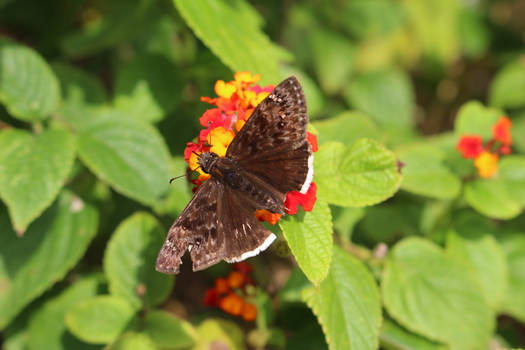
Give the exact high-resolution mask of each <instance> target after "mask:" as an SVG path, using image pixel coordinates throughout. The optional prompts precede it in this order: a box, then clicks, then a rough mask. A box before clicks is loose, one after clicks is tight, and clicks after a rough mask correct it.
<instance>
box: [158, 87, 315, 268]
mask: <svg viewBox="0 0 525 350" xmlns="http://www.w3.org/2000/svg"><path fill="white" fill-rule="evenodd" d="M307 127H308V115H307V114H306V101H305V98H304V94H303V90H302V88H301V85H300V84H299V82H298V81H297V79H296V78H295V77H290V78H288V79H286V80H284V81H283V82H281V83H280V84H279V85H278V86H277V87H276V88H275V89H274V90H273V92H272V93H271V94H270V95H269V96H268V97H267V98H266V99H265V100H263V101H262V102H261V103H260V104H259V105H258V106H257V108H256V109H255V111H254V112H253V114H252V116H251V117H250V118H249V119H248V121H247V122H246V124H245V125H244V127H243V128H242V129H241V130H240V132H239V133H238V134H237V135H236V136H235V138H234V139H233V141H232V143H231V144H230V145H229V147H228V149H227V151H226V156H225V157H219V156H218V155H217V154H215V153H212V152H204V153H202V154H201V155H200V156H199V158H198V164H199V166H200V167H201V169H202V170H203V171H204V172H205V173H208V174H210V175H211V178H210V179H209V180H207V181H206V182H204V183H203V184H202V185H201V186H200V187H199V189H198V190H197V192H196V193H195V195H194V197H193V198H192V200H191V201H190V202H189V203H188V205H187V206H186V208H185V209H184V210H183V211H182V213H181V214H180V216H179V217H178V218H177V220H176V221H175V222H174V223H173V225H172V226H171V228H170V230H169V232H168V236H167V238H166V242H165V243H164V245H163V246H162V249H161V250H160V252H159V256H158V258H157V265H156V269H157V271H159V272H163V273H168V274H176V273H178V272H179V269H180V264H181V257H182V256H183V255H184V253H185V251H186V250H189V251H190V255H191V260H192V261H193V270H194V271H198V270H202V269H205V268H207V267H209V266H210V265H213V264H216V263H217V262H219V261H220V260H225V261H227V262H229V263H232V262H237V261H241V260H244V259H246V258H249V257H252V256H255V255H257V254H258V253H259V252H261V251H263V250H265V249H266V248H268V246H269V245H270V244H271V243H272V242H273V241H274V240H275V235H274V234H273V233H272V232H270V231H269V230H268V229H266V227H264V226H263V225H262V224H261V223H260V222H259V221H257V219H256V217H255V210H257V209H267V210H269V211H271V212H274V213H279V214H284V213H285V211H284V209H285V207H284V200H285V198H286V193H287V192H290V191H301V192H302V193H306V191H307V190H308V187H309V186H310V183H311V181H312V178H313V154H312V151H311V147H310V144H309V143H308V141H307V140H306V130H307Z"/></svg>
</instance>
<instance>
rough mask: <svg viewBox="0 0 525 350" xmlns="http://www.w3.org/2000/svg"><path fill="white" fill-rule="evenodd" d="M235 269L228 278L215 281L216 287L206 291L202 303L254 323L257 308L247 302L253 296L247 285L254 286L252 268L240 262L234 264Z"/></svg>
mask: <svg viewBox="0 0 525 350" xmlns="http://www.w3.org/2000/svg"><path fill="white" fill-rule="evenodd" d="M233 269H234V270H233V271H231V272H230V274H229V275H228V277H226V278H223V277H219V278H217V279H216V280H215V286H214V287H213V288H209V289H208V290H206V294H205V295H204V298H203V300H202V302H203V304H204V305H206V306H210V307H219V308H220V309H222V310H223V311H224V312H226V313H229V314H230V315H233V316H241V317H242V318H243V319H244V320H245V321H254V320H255V318H256V317H257V306H255V304H253V303H250V302H248V301H247V300H248V299H250V298H252V297H253V296H251V295H248V293H247V289H246V286H247V285H254V283H253V280H252V279H251V277H250V272H251V271H252V267H251V266H250V265H248V263H246V262H240V263H236V264H234V265H233Z"/></svg>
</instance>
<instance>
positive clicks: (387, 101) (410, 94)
mask: <svg viewBox="0 0 525 350" xmlns="http://www.w3.org/2000/svg"><path fill="white" fill-rule="evenodd" d="M344 97H345V99H346V101H347V102H348V103H349V104H350V105H351V106H353V107H355V108H356V109H358V110H359V111H361V112H363V113H366V114H368V115H369V116H371V117H372V118H374V120H375V121H376V122H377V123H378V124H381V125H383V126H393V127H407V126H411V125H412V123H413V117H414V91H413V87H412V83H411V81H410V78H409V77H408V75H407V74H406V73H405V72H403V71H400V70H397V69H388V70H378V71H371V72H366V73H362V74H360V75H358V76H356V77H355V78H354V79H353V80H352V82H351V83H350V84H349V85H348V87H347V88H346V89H345V92H344Z"/></svg>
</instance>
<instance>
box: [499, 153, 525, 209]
mask: <svg viewBox="0 0 525 350" xmlns="http://www.w3.org/2000/svg"><path fill="white" fill-rule="evenodd" d="M498 175H499V178H500V179H501V180H502V181H503V183H504V184H505V187H506V188H507V193H508V195H509V196H510V197H511V198H512V200H513V201H514V202H516V203H519V204H520V205H521V206H525V157H524V156H517V155H511V156H507V157H505V158H503V159H502V160H501V161H500V163H499V172H498Z"/></svg>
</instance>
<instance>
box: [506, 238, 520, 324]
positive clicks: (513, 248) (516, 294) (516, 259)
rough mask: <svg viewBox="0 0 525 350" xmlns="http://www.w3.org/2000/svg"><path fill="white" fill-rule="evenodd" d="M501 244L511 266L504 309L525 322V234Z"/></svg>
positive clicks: (507, 239)
mask: <svg viewBox="0 0 525 350" xmlns="http://www.w3.org/2000/svg"><path fill="white" fill-rule="evenodd" d="M501 244H502V246H503V249H504V251H505V255H506V258H507V264H508V266H509V280H508V289H507V295H506V298H505V301H504V303H503V309H504V310H505V311H506V312H508V313H509V314H510V315H512V316H513V317H515V318H517V319H518V320H520V321H521V322H525V233H523V232H520V233H515V234H511V235H508V236H506V237H504V239H503V240H502V242H501Z"/></svg>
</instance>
